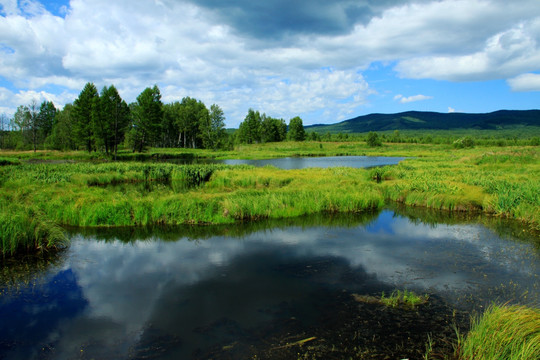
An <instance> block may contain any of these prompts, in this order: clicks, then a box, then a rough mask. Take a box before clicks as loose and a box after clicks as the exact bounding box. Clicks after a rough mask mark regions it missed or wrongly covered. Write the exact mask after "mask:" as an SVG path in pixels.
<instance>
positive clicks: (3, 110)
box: [0, 87, 74, 117]
mask: <svg viewBox="0 0 540 360" xmlns="http://www.w3.org/2000/svg"><path fill="white" fill-rule="evenodd" d="M73 97H74V94H73V93H70V92H67V91H64V92H61V93H58V94H55V93H51V92H47V91H35V90H20V91H18V92H16V93H14V92H12V91H11V90H9V89H6V88H3V87H0V104H3V106H0V114H6V115H7V116H8V117H11V116H13V114H14V113H15V110H16V109H17V107H18V106H19V105H28V104H30V102H31V101H33V100H36V102H37V103H38V104H40V103H42V102H43V101H52V102H53V103H54V105H55V106H56V107H57V108H60V109H61V108H63V107H64V105H66V104H67V103H70V102H72V100H73Z"/></svg>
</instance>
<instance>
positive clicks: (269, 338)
mask: <svg viewBox="0 0 540 360" xmlns="http://www.w3.org/2000/svg"><path fill="white" fill-rule="evenodd" d="M70 236H71V246H70V247H69V248H68V249H66V250H64V251H63V252H61V253H59V254H56V255H52V254H50V255H48V257H46V258H44V257H41V258H19V259H14V260H10V261H8V260H4V261H3V263H2V278H1V285H0V359H252V358H257V359H264V358H268V359H290V358H295V359H296V358H300V357H301V356H309V358H321V359H322V358H325V359H332V358H335V359H341V358H348V357H349V356H352V357H362V358H373V359H384V358H388V359H402V358H410V359H416V358H421V354H422V351H423V349H425V342H426V341H427V338H428V335H429V336H431V337H432V338H435V339H436V341H435V346H442V347H444V346H447V347H448V346H449V345H448V344H449V343H445V341H447V339H446V338H450V337H451V336H452V333H453V329H452V324H455V325H456V326H458V327H460V328H463V329H466V327H467V326H468V322H469V315H470V314H472V313H474V312H481V311H482V309H483V308H484V307H485V306H486V305H488V304H489V303H491V302H493V301H496V302H501V303H505V302H510V303H522V304H528V305H532V306H540V289H539V270H540V251H539V246H538V237H537V235H535V234H527V232H525V231H523V229H522V228H521V227H520V225H519V224H515V223H506V222H504V221H502V220H494V219H488V218H484V217H480V216H479V217H474V218H472V219H471V218H468V219H466V218H461V217H457V216H456V215H453V216H450V215H446V214H442V213H435V212H420V213H417V212H411V211H409V210H403V209H386V210H383V211H381V212H374V213H366V214H360V215H355V216H350V215H348V216H343V215H340V216H337V215H333V216H331V215H321V216H314V217H308V218H299V219H294V220H285V221H280V222H267V223H265V222H257V223H250V224H246V225H234V226H233V225H230V226H219V227H197V226H193V227H180V228H140V229H134V228H125V229H108V230H107V229H102V230H96V229H93V230H92V229H86V230H85V229H78V230H73V231H72V233H71V234H70ZM395 289H401V290H403V289H408V290H411V291H414V292H416V293H418V294H428V295H429V301H428V302H427V303H426V304H423V305H420V306H419V307H418V308H416V309H414V310H411V309H406V308H388V307H385V306H382V305H380V304H378V303H377V302H376V301H372V299H377V298H380V297H381V295H382V294H383V292H384V294H387V295H388V294H390V293H391V292H392V291H393V290H395ZM362 299H368V300H365V301H364V300H362ZM369 299H371V300H369ZM437 341H438V342H437Z"/></svg>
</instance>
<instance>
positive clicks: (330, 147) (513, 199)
mask: <svg viewBox="0 0 540 360" xmlns="http://www.w3.org/2000/svg"><path fill="white" fill-rule="evenodd" d="M155 153H156V154H162V155H160V156H162V157H166V156H171V155H174V154H176V155H174V156H178V157H180V155H179V154H183V153H184V150H176V149H173V150H170V149H157V150H155ZM190 154H191V155H190V156H192V157H199V158H210V157H216V158H224V157H229V158H239V157H245V156H241V155H243V154H249V155H250V156H252V157H260V158H268V157H276V156H278V155H280V156H296V155H300V156H319V155H340V154H341V155H344V154H347V155H363V154H366V155H377V156H384V155H387V156H390V155H396V156H412V157H414V158H410V159H408V160H406V161H403V162H402V163H400V164H399V165H397V166H392V167H384V168H376V169H351V168H329V169H317V168H313V169H303V170H280V169H276V168H273V167H263V168H255V167H250V166H234V167H232V166H225V165H174V164H170V163H156V162H97V163H96V162H89V161H84V162H75V163H72V162H70V161H68V162H66V161H63V162H59V161H57V160H59V159H60V158H59V156H56V154H51V153H44V154H40V153H38V154H37V155H35V157H33V156H32V155H30V154H27V153H24V156H21V155H20V154H17V153H14V152H10V153H1V154H0V157H2V158H4V159H7V161H5V163H6V164H5V165H3V166H0V219H1V222H0V226H2V232H1V235H0V236H1V241H2V253H4V254H10V253H14V252H16V251H18V250H28V249H32V248H38V249H39V248H44V247H47V246H60V245H61V241H60V240H62V236H61V231H60V228H59V227H58V226H59V225H60V226H61V225H70V226H134V225H151V224H170V225H176V224H193V223H202V224H209V223H212V224H225V223H234V222H238V221H244V220H257V219H266V218H269V219H272V218H288V217H296V216H301V215H307V214H315V213H324V212H362V211H365V210H367V209H376V208H381V207H382V206H383V205H384V204H385V202H387V201H391V202H399V203H403V204H406V205H408V206H422V207H429V208H434V209H447V210H450V211H474V212H487V213H492V214H496V215H498V216H504V217H510V218H515V219H518V220H520V221H522V222H523V223H524V224H526V225H525V226H527V227H529V228H531V229H536V230H540V212H539V211H538V209H539V208H540V198H539V194H540V182H539V181H538V179H540V161H539V159H538V155H539V151H538V147H511V148H501V147H493V148H474V149H461V150H456V149H453V148H451V147H448V146H447V147H444V146H440V145H414V144H409V145H404V144H396V145H386V146H383V147H379V148H375V149H373V148H368V147H367V146H366V145H365V144H364V143H323V144H319V143H314V142H307V143H290V142H288V143H280V144H264V145H253V146H244V147H241V148H238V149H236V150H235V151H234V152H213V151H205V150H197V151H191V152H190ZM61 155H62V156H65V155H66V154H61ZM73 155H74V156H73V158H74V159H77V158H84V156H85V155H83V154H82V153H76V154H73ZM14 159H17V160H14ZM11 160H13V161H11ZM43 160H47V161H43ZM61 160H69V159H67V158H61ZM27 224H31V226H27ZM58 241H60V242H58ZM55 244H57V245H55Z"/></svg>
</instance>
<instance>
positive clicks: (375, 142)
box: [366, 131, 382, 147]
mask: <svg viewBox="0 0 540 360" xmlns="http://www.w3.org/2000/svg"><path fill="white" fill-rule="evenodd" d="M366 142H367V145H368V146H369V147H376V146H381V145H382V141H381V139H380V138H379V134H377V133H376V132H373V131H370V132H369V134H368V136H367V140H366Z"/></svg>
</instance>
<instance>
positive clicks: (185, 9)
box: [0, 0, 540, 126]
mask: <svg viewBox="0 0 540 360" xmlns="http://www.w3.org/2000/svg"><path fill="white" fill-rule="evenodd" d="M0 5H1V10H0V12H1V14H2V16H0V81H2V80H5V81H6V82H8V83H10V85H12V87H14V88H17V89H18V90H19V91H37V92H41V91H46V92H47V91H49V87H50V86H56V87H59V88H61V89H62V90H61V91H62V92H68V93H69V94H71V99H72V100H73V99H74V98H75V97H76V96H77V95H78V93H79V92H80V90H81V89H82V86H84V83H86V82H88V81H92V82H94V83H96V85H97V86H98V87H99V88H100V87H102V86H104V85H110V84H114V85H115V86H117V88H118V89H119V91H120V93H121V95H122V96H123V97H124V98H125V99H126V100H127V101H134V99H135V98H136V96H137V95H138V94H139V93H140V92H141V91H142V90H144V88H145V87H147V86H152V85H154V84H158V85H159V86H160V88H161V89H162V93H163V97H164V99H166V101H171V100H179V99H180V98H181V97H183V96H192V97H197V98H199V99H201V100H202V101H204V102H205V103H209V104H211V103H218V104H219V105H220V106H221V107H222V108H223V109H224V110H225V114H226V116H227V119H228V121H227V122H228V125H229V126H236V125H238V123H239V122H240V121H241V120H242V119H243V117H244V116H245V114H246V112H247V109H248V108H249V107H252V108H257V109H258V110H261V111H264V112H267V113H268V114H269V115H272V116H278V117H285V118H286V117H291V116H294V115H301V116H307V117H308V118H307V119H304V120H305V121H304V122H305V123H306V124H309V123H314V122H318V123H324V122H335V121H336V120H339V119H338V118H339V117H344V116H347V114H351V112H353V113H354V112H358V110H359V109H360V108H361V107H362V106H364V105H366V104H367V103H369V95H370V94H372V93H373V90H372V89H371V87H370V86H369V84H368V82H367V81H366V80H365V79H364V77H363V76H362V71H363V70H364V69H367V68H368V67H369V65H370V64H371V63H372V62H374V61H380V62H389V63H392V64H396V65H395V70H396V71H397V74H398V75H399V76H400V77H403V78H412V79H423V78H430V79H442V80H450V81H471V80H484V79H509V78H515V77H516V76H518V75H520V74H526V73H533V72H535V71H538V64H539V63H540V48H539V45H538V39H539V38H540V10H539V8H538V3H537V1H536V0H523V1H521V2H520V6H515V4H512V3H508V2H506V1H502V0H468V1H464V0H458V1H451V0H442V1H431V0H420V1H407V2H403V1H397V0H384V1H375V0H362V1H356V0H354V1H353V0H339V1H332V2H328V1H323V0H301V1H295V2H291V1H285V0H277V1H271V2H268V1H267V2H253V1H247V0H233V1H227V2H224V1H218V0H162V1H153V2H141V1H137V2H133V1H129V0H118V1H109V0H93V1H89V0H71V1H70V2H69V7H67V8H66V10H65V12H63V13H62V16H58V15H55V14H52V13H50V12H49V11H48V10H47V9H46V8H45V7H44V6H43V5H42V4H41V3H40V2H39V1H35V0H26V1H23V2H17V1H13V0H11V1H9V0H4V1H1V2H0ZM327 69H332V70H331V71H328V70H327ZM516 79H517V78H516ZM516 81H517V80H516ZM509 83H512V82H510V81H509ZM0 84H1V82H0ZM2 86H4V85H2ZM407 99H409V98H406V97H403V98H401V99H400V101H402V102H406V101H407ZM410 100H411V101H413V100H419V99H413V98H411V99H410ZM0 106H2V107H4V108H5V107H10V106H11V105H8V104H7V103H1V104H0ZM313 114H317V115H316V118H312V119H311V118H310V116H315V115H313ZM336 117H338V118H336Z"/></svg>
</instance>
